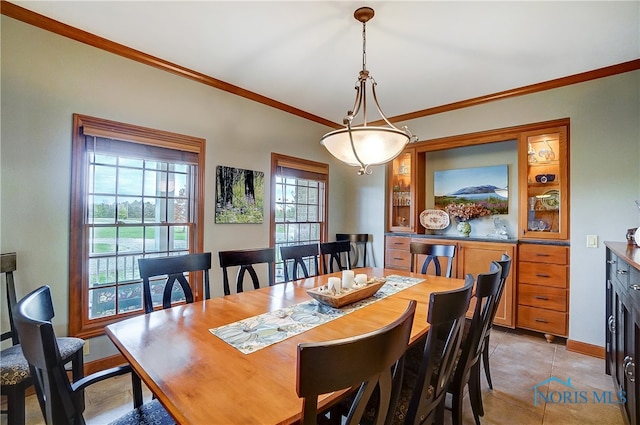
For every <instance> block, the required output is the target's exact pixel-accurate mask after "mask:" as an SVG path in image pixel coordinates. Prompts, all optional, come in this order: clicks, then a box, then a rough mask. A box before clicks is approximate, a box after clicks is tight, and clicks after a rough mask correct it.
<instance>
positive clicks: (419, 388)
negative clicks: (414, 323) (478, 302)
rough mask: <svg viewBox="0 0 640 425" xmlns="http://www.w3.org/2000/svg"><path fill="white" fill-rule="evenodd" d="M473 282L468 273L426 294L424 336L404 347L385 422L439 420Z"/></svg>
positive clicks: (461, 335) (460, 343)
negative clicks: (456, 284) (459, 282)
mask: <svg viewBox="0 0 640 425" xmlns="http://www.w3.org/2000/svg"><path fill="white" fill-rule="evenodd" d="M473 283H474V280H473V276H471V275H468V276H467V277H466V279H465V285H464V286H463V287H461V288H458V289H454V290H450V291H442V292H434V293H432V294H431V295H430V296H429V309H428V311H427V322H428V323H429V331H428V332H427V335H426V338H423V339H420V340H418V342H417V343H415V344H413V345H412V346H411V347H409V349H408V350H407V353H406V357H407V359H406V363H407V364H406V367H405V370H404V377H403V380H402V390H401V391H400V396H399V399H398V402H397V404H396V407H395V410H394V412H392V414H393V417H391V418H388V420H387V423H392V424H431V423H434V422H435V423H437V424H441V423H443V420H444V407H445V398H446V395H447V389H448V387H449V383H450V382H451V379H452V378H453V374H454V372H455V369H456V367H455V366H456V361H457V359H458V353H459V352H460V346H461V345H462V338H463V332H464V322H465V314H466V312H467V309H468V308H469V300H470V299H471V294H472V291H473ZM412 366H415V367H412Z"/></svg>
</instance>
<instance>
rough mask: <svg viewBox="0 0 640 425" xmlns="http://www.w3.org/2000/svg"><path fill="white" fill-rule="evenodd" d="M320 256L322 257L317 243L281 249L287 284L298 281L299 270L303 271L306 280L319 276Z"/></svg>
mask: <svg viewBox="0 0 640 425" xmlns="http://www.w3.org/2000/svg"><path fill="white" fill-rule="evenodd" d="M318 255H320V251H319V248H318V244H317V243H312V244H306V245H289V246H282V247H280V256H281V257H282V262H283V263H284V280H285V282H289V281H291V280H297V279H298V268H300V269H301V270H302V273H303V275H304V277H305V278H307V277H310V276H317V275H318V274H319V273H320V269H319V268H318ZM307 264H308V265H309V267H307ZM289 266H291V278H289Z"/></svg>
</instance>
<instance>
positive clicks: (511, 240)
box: [385, 232, 569, 246]
mask: <svg viewBox="0 0 640 425" xmlns="http://www.w3.org/2000/svg"><path fill="white" fill-rule="evenodd" d="M385 236H403V237H407V238H413V239H443V240H450V241H470V242H495V243H508V244H525V243H526V244H542V245H559V246H569V241H553V240H532V239H527V240H522V239H515V238H509V239H497V238H490V237H474V236H471V237H464V236H455V235H425V234H418V233H401V232H387V233H385Z"/></svg>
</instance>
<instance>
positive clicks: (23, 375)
mask: <svg viewBox="0 0 640 425" xmlns="http://www.w3.org/2000/svg"><path fill="white" fill-rule="evenodd" d="M16 265H17V258H16V253H15V252H12V253H7V254H1V255H0V269H1V272H2V273H4V275H5V282H6V293H7V311H8V313H9V330H8V331H7V332H4V333H2V335H1V336H0V340H2V341H5V340H9V339H10V340H11V343H12V346H10V347H7V348H5V349H3V350H2V351H0V382H1V387H2V389H1V393H2V395H5V396H6V397H7V404H6V410H3V412H2V413H6V414H7V420H8V423H9V424H12V425H13V424H15V425H23V424H24V423H25V392H26V390H27V388H29V387H30V386H31V384H32V382H33V380H32V379H31V373H30V371H29V364H28V362H27V359H25V357H24V355H23V353H22V345H21V344H20V336H19V333H18V330H17V328H16V326H15V323H14V320H13V309H14V308H15V306H16V289H15V280H14V276H13V272H15V271H16V268H17V267H16ZM51 317H53V311H52V312H51ZM56 343H57V346H58V348H59V350H60V358H61V359H62V362H63V364H67V363H69V362H71V371H72V376H73V379H74V380H78V379H80V378H82V377H83V376H84V358H83V351H82V350H83V346H84V340H82V339H80V338H73V337H60V338H58V339H57V341H56Z"/></svg>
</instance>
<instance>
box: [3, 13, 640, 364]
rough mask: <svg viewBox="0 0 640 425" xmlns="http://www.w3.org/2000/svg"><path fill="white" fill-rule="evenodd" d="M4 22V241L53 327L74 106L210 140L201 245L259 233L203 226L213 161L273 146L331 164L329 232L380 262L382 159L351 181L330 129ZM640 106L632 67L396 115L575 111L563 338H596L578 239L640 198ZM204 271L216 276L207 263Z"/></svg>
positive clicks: (95, 349)
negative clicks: (358, 238) (42, 292)
mask: <svg viewBox="0 0 640 425" xmlns="http://www.w3.org/2000/svg"><path fill="white" fill-rule="evenodd" d="M1 31H2V33H1V35H2V37H1V43H2V45H1V47H2V56H3V57H2V68H1V72H2V75H1V78H2V81H1V84H2V86H1V88H2V99H1V102H2V103H1V106H2V111H1V113H2V115H1V119H2V122H1V124H2V128H1V146H0V149H1V155H0V160H1V161H2V162H1V165H2V169H1V172H0V182H1V196H0V217H1V219H2V221H1V222H0V251H2V252H8V251H16V252H18V262H19V264H18V267H19V276H18V285H19V287H20V292H21V295H24V294H25V293H26V292H27V291H29V290H31V289H34V288H36V287H37V286H39V285H41V284H44V283H49V284H51V285H52V287H53V289H54V302H55V305H56V311H57V316H56V319H55V320H54V322H55V323H56V325H57V328H58V331H59V332H60V333H65V332H66V327H67V322H68V317H67V315H68V314H67V307H68V300H67V297H68V287H67V277H68V267H67V251H68V240H67V239H68V221H69V214H68V210H69V179H70V146H71V115H72V114H73V113H76V112H77V113H82V114H86V115H93V116H97V117H101V118H106V119H111V120H116V121H122V122H127V123H131V124H136V125H142V126H147V127H153V128H158V129H162V130H166V131H172V132H178V133H184V134H188V135H192V136H197V137H203V138H205V139H206V140H207V161H206V163H207V165H206V167H207V169H206V181H207V182H208V183H210V184H208V185H207V187H206V194H205V196H206V204H205V249H206V250H210V251H212V252H214V254H215V253H216V252H217V251H219V250H221V249H232V248H239V247H252V246H255V247H258V246H265V245H267V243H268V240H269V239H268V224H267V223H265V224H263V225H215V224H214V223H213V201H214V196H215V193H214V192H215V189H214V184H213V183H214V181H215V180H214V172H215V166H216V165H231V166H237V167H244V168H251V169H255V170H262V171H265V172H267V174H268V171H269V155H270V152H279V153H285V154H288V155H294V156H299V157H303V158H309V159H313V160H317V161H323V162H329V163H330V164H331V183H330V201H329V202H330V211H331V212H330V217H329V221H330V230H329V234H330V237H332V235H333V234H334V233H336V232H362V233H370V234H372V235H373V241H374V257H375V261H376V264H377V265H379V266H381V265H382V264H383V242H384V229H385V205H384V203H385V199H384V187H385V173H384V167H381V166H378V167H374V171H373V174H372V175H371V176H367V177H358V176H356V175H355V170H353V169H350V168H347V167H345V166H343V165H340V164H337V163H335V162H333V161H332V159H331V158H330V156H329V155H328V154H327V153H326V152H325V151H324V149H323V148H321V147H320V146H319V143H318V140H319V138H320V136H321V135H322V134H323V133H324V132H326V131H327V128H326V127H324V126H321V125H318V124H315V123H312V122H309V121H307V120H304V119H301V118H298V117H295V116H293V115H290V114H286V113H284V112H281V111H277V110H274V109H271V108H268V107H266V106H263V105H260V104H257V103H254V102H250V101H247V100H245V99H242V98H239V97H236V96H233V95H230V94H228V93H225V92H221V91H218V90H215V89H212V88H209V87H207V86H203V85H201V84H198V83H195V82H191V81H189V80H186V79H183V78H180V77H177V76H173V75H171V74H168V73H165V72H162V71H158V70H155V69H153V68H150V67H147V66H144V65H141V64H137V63H134V62H132V61H129V60H126V59H123V58H120V57H117V56H114V55H111V54H108V53H105V52H102V51H100V50H97V49H94V48H91V47H88V46H85V45H83V44H80V43H77V42H74V41H71V40H69V39H65V38H63V37H59V36H56V35H53V34H50V33H48V32H45V31H42V30H40V29H37V28H33V27H30V26H28V25H26V24H23V23H20V22H17V21H15V20H13V19H11V18H7V17H5V16H2V21H1ZM638 116H640V71H636V72H633V73H627V74H623V75H619V76H614V77H609V78H605V79H601V80H596V81H591V82H587V83H582V84H576V85H573V86H570V87H565V88H561V89H556V90H551V91H547V92H544V93H537V94H533V95H528V96H522V97H518V98H514V99H507V100H503V101H498V102H493V103H490V104H486V105H482V106H477V107H474V108H467V109H464V110H458V111H453V112H449V113H443V114H439V115H434V116H430V117H425V118H421V119H416V120H412V121H410V122H407V123H405V124H407V125H409V127H410V128H411V130H412V131H413V132H414V133H416V134H418V135H419V137H420V139H421V140H428V139H432V138H437V137H444V136H451V135H456V134H464V133H469V132H475V131H481V130H488V129H493V128H501V127H507V126H513V125H519V124H526V123H532V122H538V121H546V120H551V119H557V118H564V117H569V118H570V119H571V135H570V138H571V164H570V166H571V169H570V172H571V235H572V237H571V244H572V255H571V262H572V265H571V285H572V287H571V303H570V308H571V320H570V338H571V339H574V340H577V341H581V342H586V343H589V344H595V345H603V344H604V326H603V320H604V282H603V281H604V248H603V246H602V243H600V245H599V247H598V248H597V249H588V248H586V247H585V246H586V235H587V234H597V235H598V236H599V238H600V241H601V242H602V241H604V240H622V238H623V237H624V233H625V230H626V228H628V227H632V226H637V225H638V224H640V220H639V214H638V211H637V210H636V209H635V206H634V204H633V200H634V199H638V198H640V169H639V167H638V163H639V162H640V124H639V122H638V121H639V120H638ZM512 182H513V180H512V179H510V183H512ZM512 193H514V192H512ZM265 202H266V203H267V204H268V203H269V193H268V192H267V193H266V197H265ZM267 212H268V211H265V213H267ZM212 275H213V277H214V286H216V285H218V284H219V281H220V276H219V273H217V270H215V267H214V271H213V273H212ZM218 293H219V291H218ZM2 296H3V297H4V295H2ZM2 314H3V316H2V317H3V318H5V317H6V316H5V314H6V312H4V311H3V312H2ZM5 326H6V320H3V323H2V327H3V329H4V328H5ZM91 347H92V348H91V354H90V356H88V359H89V360H91V359H94V358H99V357H101V356H104V355H108V354H111V353H113V352H115V349H114V348H113V347H112V346H111V344H110V343H109V341H108V340H107V339H106V338H104V337H102V338H96V339H95V340H94V341H92V344H91Z"/></svg>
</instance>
